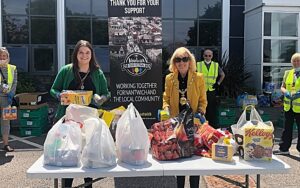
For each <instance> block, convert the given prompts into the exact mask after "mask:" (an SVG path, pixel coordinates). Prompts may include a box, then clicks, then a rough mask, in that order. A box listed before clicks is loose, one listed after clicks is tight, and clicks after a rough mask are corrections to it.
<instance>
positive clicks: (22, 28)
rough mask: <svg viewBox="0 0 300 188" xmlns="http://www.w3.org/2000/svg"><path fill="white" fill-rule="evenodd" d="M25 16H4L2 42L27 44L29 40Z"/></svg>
mask: <svg viewBox="0 0 300 188" xmlns="http://www.w3.org/2000/svg"><path fill="white" fill-rule="evenodd" d="M28 30H29V26H28V17H27V16H4V17H3V34H4V43H11V44H24V43H25V44H27V43H28V42H29V41H28V40H29V33H28Z"/></svg>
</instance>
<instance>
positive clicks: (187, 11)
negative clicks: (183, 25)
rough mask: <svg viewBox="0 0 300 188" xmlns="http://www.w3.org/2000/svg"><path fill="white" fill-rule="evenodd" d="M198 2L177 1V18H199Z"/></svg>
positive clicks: (191, 0)
mask: <svg viewBox="0 0 300 188" xmlns="http://www.w3.org/2000/svg"><path fill="white" fill-rule="evenodd" d="M195 7H197V1H195V0H184V1H182V0H175V17H176V18H197V9H196V8H195Z"/></svg>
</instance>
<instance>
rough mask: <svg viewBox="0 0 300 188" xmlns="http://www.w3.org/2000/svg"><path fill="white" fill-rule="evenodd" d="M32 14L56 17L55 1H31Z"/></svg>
mask: <svg viewBox="0 0 300 188" xmlns="http://www.w3.org/2000/svg"><path fill="white" fill-rule="evenodd" d="M30 14H31V15H53V16H54V15H55V14H56V3H55V0H31V3H30Z"/></svg>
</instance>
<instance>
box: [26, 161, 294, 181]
mask: <svg viewBox="0 0 300 188" xmlns="http://www.w3.org/2000/svg"><path fill="white" fill-rule="evenodd" d="M43 157H44V156H43V155H42V156H41V157H40V158H39V159H38V160H37V161H36V162H35V163H34V164H33V165H32V166H31V167H30V168H29V169H28V170H27V177H28V178H54V180H55V187H57V185H58V180H57V179H59V178H78V177H81V178H84V177H91V178H98V177H138V176H174V175H184V176H185V175H229V174H232V175H233V174H238V175H246V184H248V178H249V176H248V174H257V187H260V174H276V173H286V172H288V170H289V169H290V168H291V167H290V166H289V165H288V164H286V163H285V162H283V161H282V160H280V159H279V158H277V157H276V156H274V155H273V160H272V161H271V162H266V161H245V160H242V159H240V158H239V157H234V162H232V163H228V162H221V161H214V160H212V159H210V158H205V157H199V156H193V157H191V158H185V159H179V160H174V161H157V160H155V159H153V158H152V156H151V155H148V162H147V163H146V164H145V165H142V166H133V165H128V164H125V163H122V162H118V164H117V165H116V166H114V167H110V168H98V169H87V168H83V167H55V166H43Z"/></svg>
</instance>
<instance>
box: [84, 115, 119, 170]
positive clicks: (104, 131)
mask: <svg viewBox="0 0 300 188" xmlns="http://www.w3.org/2000/svg"><path fill="white" fill-rule="evenodd" d="M83 129H84V130H85V131H84V132H85V136H86V145H85V146H84V148H83V151H82V158H81V161H82V164H83V166H84V167H86V168H100V167H109V166H114V165H116V156H117V154H116V146H115V143H114V139H113V137H112V135H111V133H110V131H109V128H108V126H107V125H106V123H105V122H104V121H103V120H102V119H100V118H88V119H87V120H85V121H84V127H83Z"/></svg>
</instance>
